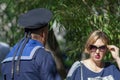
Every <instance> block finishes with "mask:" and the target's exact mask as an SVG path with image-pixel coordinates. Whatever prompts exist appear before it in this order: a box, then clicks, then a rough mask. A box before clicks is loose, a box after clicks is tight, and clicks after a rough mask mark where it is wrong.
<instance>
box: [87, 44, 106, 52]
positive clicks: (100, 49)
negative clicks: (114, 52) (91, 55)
mask: <svg viewBox="0 0 120 80" xmlns="http://www.w3.org/2000/svg"><path fill="white" fill-rule="evenodd" d="M89 49H90V51H92V52H96V50H97V49H99V51H100V52H104V51H106V49H107V47H106V45H102V46H99V47H97V46H95V45H90V47H89Z"/></svg>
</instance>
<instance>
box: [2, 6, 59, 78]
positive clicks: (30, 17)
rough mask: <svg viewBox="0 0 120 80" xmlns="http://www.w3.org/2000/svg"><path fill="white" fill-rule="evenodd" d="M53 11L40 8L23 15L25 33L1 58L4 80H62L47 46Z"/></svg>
mask: <svg viewBox="0 0 120 80" xmlns="http://www.w3.org/2000/svg"><path fill="white" fill-rule="evenodd" d="M51 18H52V13H51V11H49V10H48V9H45V8H38V9H33V10H31V11H28V12H27V13H25V14H23V15H21V16H20V17H19V19H18V24H19V25H20V26H21V27H23V28H24V30H25V36H24V38H23V39H21V40H20V41H19V42H18V43H17V44H16V45H15V46H14V47H13V49H12V50H11V51H10V53H9V54H8V55H7V57H6V58H5V59H4V60H3V62H2V74H3V78H4V80H61V78H60V76H59V74H58V72H57V70H56V65H55V62H54V60H53V58H52V56H51V53H49V52H47V51H46V50H45V49H44V46H45V43H46V40H47V36H48V27H49V22H50V20H51Z"/></svg>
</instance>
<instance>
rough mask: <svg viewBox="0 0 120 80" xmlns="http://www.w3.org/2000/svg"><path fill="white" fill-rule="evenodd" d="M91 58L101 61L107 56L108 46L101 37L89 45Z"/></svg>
mask: <svg viewBox="0 0 120 80" xmlns="http://www.w3.org/2000/svg"><path fill="white" fill-rule="evenodd" d="M89 49H90V58H91V59H92V60H93V61H95V62H101V61H102V59H103V58H104V56H105V53H106V50H107V47H106V45H105V43H103V41H102V40H101V39H98V40H97V41H96V42H95V43H94V44H92V45H90V46H89Z"/></svg>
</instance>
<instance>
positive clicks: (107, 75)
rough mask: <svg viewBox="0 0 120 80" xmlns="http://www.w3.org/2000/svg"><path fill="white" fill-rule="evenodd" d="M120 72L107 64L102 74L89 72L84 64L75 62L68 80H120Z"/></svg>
mask: <svg viewBox="0 0 120 80" xmlns="http://www.w3.org/2000/svg"><path fill="white" fill-rule="evenodd" d="M81 70H82V71H81ZM119 79H120V71H119V70H118V69H117V68H116V67H115V66H114V65H113V64H111V63H106V65H105V67H104V68H103V70H102V71H101V72H93V71H91V70H89V69H88V68H87V67H86V66H85V65H84V64H83V63H81V62H78V61H77V62H75V63H74V64H73V66H72V68H71V69H70V71H69V73H68V75H67V80H119Z"/></svg>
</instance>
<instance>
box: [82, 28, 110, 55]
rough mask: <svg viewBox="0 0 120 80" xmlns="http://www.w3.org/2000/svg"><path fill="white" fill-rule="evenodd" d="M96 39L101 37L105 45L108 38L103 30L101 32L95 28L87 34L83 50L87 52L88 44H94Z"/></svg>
mask: <svg viewBox="0 0 120 80" xmlns="http://www.w3.org/2000/svg"><path fill="white" fill-rule="evenodd" d="M98 39H101V40H102V41H103V42H104V43H105V45H107V44H108V43H109V39H108V37H107V35H106V34H105V33H104V32H102V31H100V30H95V31H94V32H92V33H91V35H90V36H89V38H88V40H87V42H86V44H85V49H84V52H85V53H89V46H90V45H92V44H94V43H95V42H96V41H97V40H98Z"/></svg>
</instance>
